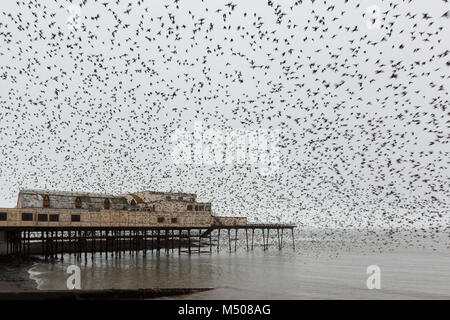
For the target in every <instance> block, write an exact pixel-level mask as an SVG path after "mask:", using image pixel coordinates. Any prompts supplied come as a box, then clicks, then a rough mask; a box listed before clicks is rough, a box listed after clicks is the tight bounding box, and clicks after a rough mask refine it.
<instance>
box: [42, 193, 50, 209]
mask: <svg viewBox="0 0 450 320" xmlns="http://www.w3.org/2000/svg"><path fill="white" fill-rule="evenodd" d="M42 206H43V207H44V208H49V207H50V197H49V196H48V194H46V195H44V198H43V199H42Z"/></svg>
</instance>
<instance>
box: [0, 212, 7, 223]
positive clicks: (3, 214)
mask: <svg viewBox="0 0 450 320" xmlns="http://www.w3.org/2000/svg"><path fill="white" fill-rule="evenodd" d="M6 220H8V214H7V213H6V212H0V221H6Z"/></svg>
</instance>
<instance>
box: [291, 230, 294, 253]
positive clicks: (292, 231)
mask: <svg viewBox="0 0 450 320" xmlns="http://www.w3.org/2000/svg"><path fill="white" fill-rule="evenodd" d="M291 233H292V250H294V251H295V238H294V228H291Z"/></svg>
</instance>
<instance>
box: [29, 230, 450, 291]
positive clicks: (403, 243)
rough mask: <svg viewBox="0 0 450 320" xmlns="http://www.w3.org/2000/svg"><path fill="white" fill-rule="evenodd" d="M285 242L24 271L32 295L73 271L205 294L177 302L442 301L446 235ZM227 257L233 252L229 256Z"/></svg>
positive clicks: (448, 273)
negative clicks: (370, 282)
mask: <svg viewBox="0 0 450 320" xmlns="http://www.w3.org/2000/svg"><path fill="white" fill-rule="evenodd" d="M289 240H290V239H289V237H288V238H287V239H286V237H285V247H284V249H283V250H282V251H278V250H277V248H276V238H275V239H272V243H273V246H272V247H271V248H270V249H269V250H268V251H263V250H262V249H261V248H260V247H257V248H255V250H254V251H250V252H247V251H246V250H245V241H241V242H240V243H239V245H238V250H237V252H232V253H228V252H227V249H228V247H227V245H226V244H225V240H221V241H223V243H224V246H223V247H221V252H220V253H216V252H215V250H214V251H213V254H211V255H210V254H200V255H199V254H192V255H190V256H189V255H187V254H181V255H178V252H177V251H175V252H174V253H170V254H169V255H166V254H165V253H164V251H161V253H160V255H159V256H158V255H157V254H156V253H154V254H153V255H152V254H151V253H149V254H148V255H147V257H143V256H142V254H138V255H129V254H126V255H125V256H122V257H121V258H115V257H113V258H111V257H109V258H108V259H106V258H105V256H104V255H103V256H102V257H100V255H97V256H95V258H94V260H91V259H90V256H89V255H88V259H87V261H84V260H81V261H77V260H75V259H74V258H73V257H69V256H68V255H67V256H65V259H64V261H63V262H56V263H53V264H51V263H42V262H37V263H34V264H33V265H32V266H31V267H27V272H28V274H29V277H30V279H32V280H33V281H34V282H35V285H36V286H37V288H39V289H66V280H67V277H68V276H69V275H68V274H67V273H66V270H67V267H68V266H69V265H71V264H75V265H78V266H79V267H80V268H81V286H82V289H103V288H105V289H106V288H155V287H161V288H167V287H177V288H179V287H213V288H215V289H214V290H212V291H208V292H202V293H198V294H194V295H189V296H183V297H181V298H182V299H183V298H185V299H191V298H195V299H373V298H374V299H450V246H449V235H448V234H447V233H445V232H444V233H439V234H437V235H431V236H430V235H422V234H416V235H412V234H410V233H407V234H397V235H392V234H385V233H383V234H371V235H364V236H362V235H361V234H354V235H349V233H345V232H344V233H342V234H335V233H334V234H331V235H330V234H328V235H327V234H323V233H322V234H308V235H305V234H303V235H299V234H297V240H296V250H295V252H294V250H293V249H292V244H291V242H290V241H289ZM233 249H234V248H233ZM369 265H377V266H379V267H380V269H381V289H380V290H376V289H374V290H369V289H368V288H367V286H366V280H367V278H368V276H369V275H368V274H367V273H366V271H367V267H368V266H369Z"/></svg>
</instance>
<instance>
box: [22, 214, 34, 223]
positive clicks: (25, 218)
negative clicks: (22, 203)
mask: <svg viewBox="0 0 450 320" xmlns="http://www.w3.org/2000/svg"><path fill="white" fill-rule="evenodd" d="M22 221H33V214H32V213H30V212H23V213H22Z"/></svg>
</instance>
